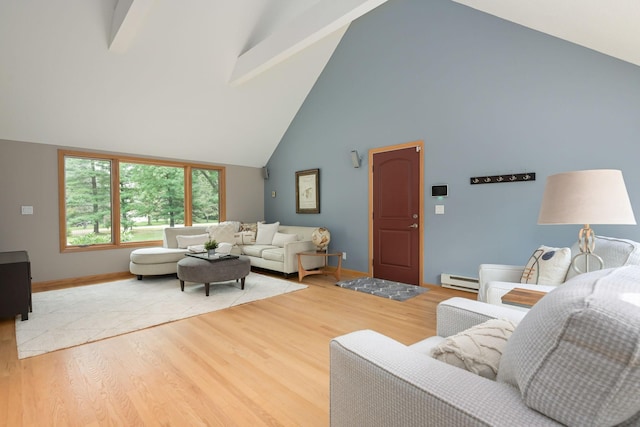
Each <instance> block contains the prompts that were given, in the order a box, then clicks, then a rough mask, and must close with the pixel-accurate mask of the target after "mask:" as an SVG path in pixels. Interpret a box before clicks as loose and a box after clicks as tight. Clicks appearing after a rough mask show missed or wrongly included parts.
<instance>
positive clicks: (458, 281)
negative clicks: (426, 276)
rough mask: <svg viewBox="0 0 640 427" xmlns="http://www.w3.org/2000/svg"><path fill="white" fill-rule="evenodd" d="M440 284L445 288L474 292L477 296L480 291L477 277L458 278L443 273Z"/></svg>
mask: <svg viewBox="0 0 640 427" xmlns="http://www.w3.org/2000/svg"><path fill="white" fill-rule="evenodd" d="M440 283H441V284H442V286H443V287H445V288H451V289H457V290H459V291H467V292H474V293H476V294H477V293H478V289H480V281H479V280H478V279H476V278H475V277H465V276H456V275H454V274H447V273H442V274H441V275H440Z"/></svg>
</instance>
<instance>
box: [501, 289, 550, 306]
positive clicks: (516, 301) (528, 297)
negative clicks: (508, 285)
mask: <svg viewBox="0 0 640 427" xmlns="http://www.w3.org/2000/svg"><path fill="white" fill-rule="evenodd" d="M546 294H547V293H546V292H540V291H532V290H531V289H524V288H513V289H511V290H510V291H509V292H507V293H506V294H504V295H503V296H502V303H503V304H509V305H515V306H518V307H524V308H531V307H533V305H534V304H535V303H537V302H538V301H540V299H541V298H542V297H543V296H545V295H546Z"/></svg>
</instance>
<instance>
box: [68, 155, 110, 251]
mask: <svg viewBox="0 0 640 427" xmlns="http://www.w3.org/2000/svg"><path fill="white" fill-rule="evenodd" d="M64 177H65V180H64V193H65V220H66V233H67V246H80V245H82V246H85V245H95V244H104V243H113V239H112V235H111V222H112V219H111V161H109V160H99V159H88V158H77V157H65V159H64Z"/></svg>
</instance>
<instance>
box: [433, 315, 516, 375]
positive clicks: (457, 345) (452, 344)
mask: <svg viewBox="0 0 640 427" xmlns="http://www.w3.org/2000/svg"><path fill="white" fill-rule="evenodd" d="M514 329H515V325H514V324H513V322H511V321H510V320H508V319H491V320H487V321H486V322H484V323H481V324H479V325H476V326H474V327H472V328H469V329H467V330H465V331H462V332H460V333H458V334H456V335H453V336H450V337H448V338H447V339H446V340H445V341H444V342H442V343H441V344H439V345H438V346H437V347H435V348H434V349H433V350H432V352H431V356H432V357H434V358H435V359H437V360H440V361H441V362H445V363H448V364H450V365H453V366H457V367H459V368H462V369H466V370H467V371H469V372H473V373H474V374H477V375H480V376H481V377H485V378H489V379H492V380H495V379H496V375H497V374H498V365H499V364H500V358H501V356H502V350H503V349H504V347H505V346H506V344H507V340H508V339H509V337H510V336H511V334H512V333H513V330H514Z"/></svg>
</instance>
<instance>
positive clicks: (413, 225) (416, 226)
mask: <svg viewBox="0 0 640 427" xmlns="http://www.w3.org/2000/svg"><path fill="white" fill-rule="evenodd" d="M409 228H418V224H411V225H410V226H409Z"/></svg>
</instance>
